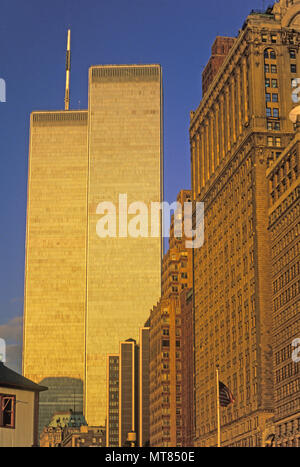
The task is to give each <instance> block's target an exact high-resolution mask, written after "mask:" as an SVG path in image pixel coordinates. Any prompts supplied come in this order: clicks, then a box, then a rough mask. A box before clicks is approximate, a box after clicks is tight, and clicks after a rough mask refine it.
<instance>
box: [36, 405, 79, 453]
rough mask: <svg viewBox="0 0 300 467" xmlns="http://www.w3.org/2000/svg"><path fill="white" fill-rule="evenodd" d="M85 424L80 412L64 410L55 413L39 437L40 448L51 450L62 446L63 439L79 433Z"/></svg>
mask: <svg viewBox="0 0 300 467" xmlns="http://www.w3.org/2000/svg"><path fill="white" fill-rule="evenodd" d="M86 425H87V423H86V421H85V418H84V416H83V414H82V412H73V411H72V410H66V411H61V412H55V413H54V414H53V415H52V417H51V420H50V422H49V423H48V425H47V426H45V427H44V428H43V431H42V433H41V436H40V446H41V447H44V448H53V447H60V446H62V443H63V440H64V439H65V437H66V436H67V435H69V434H71V433H76V432H78V431H80V428H81V427H82V426H86Z"/></svg>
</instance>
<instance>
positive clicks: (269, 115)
mask: <svg viewBox="0 0 300 467" xmlns="http://www.w3.org/2000/svg"><path fill="white" fill-rule="evenodd" d="M266 112H267V117H272V112H271V109H270V108H269V107H267V108H266Z"/></svg>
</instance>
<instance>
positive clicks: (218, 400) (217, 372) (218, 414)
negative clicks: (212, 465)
mask: <svg viewBox="0 0 300 467" xmlns="http://www.w3.org/2000/svg"><path fill="white" fill-rule="evenodd" d="M216 376H217V378H216V379H217V425H218V443H217V445H218V448H220V447H221V423H220V388H219V365H217V366H216Z"/></svg>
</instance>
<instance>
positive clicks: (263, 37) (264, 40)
mask: <svg viewBox="0 0 300 467" xmlns="http://www.w3.org/2000/svg"><path fill="white" fill-rule="evenodd" d="M261 40H262V42H267V40H268V36H267V34H262V36H261Z"/></svg>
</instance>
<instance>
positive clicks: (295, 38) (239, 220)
mask: <svg viewBox="0 0 300 467" xmlns="http://www.w3.org/2000/svg"><path fill="white" fill-rule="evenodd" d="M299 13H300V3H299V2H298V1H297V2H291V1H289V2H287V1H280V2H279V3H276V4H275V5H274V7H273V8H268V9H267V10H266V11H265V12H260V13H259V12H254V11H253V12H252V13H251V14H250V15H249V16H248V17H247V19H246V21H245V23H244V25H243V27H242V29H241V31H240V32H239V35H238V37H237V38H236V40H235V41H234V44H233V45H232V47H231V49H230V50H229V51H228V55H227V57H226V59H225V60H224V62H223V64H222V65H221V67H220V69H219V71H218V72H217V74H216V75H215V76H214V79H213V81H212V82H211V84H210V86H208V88H207V89H206V92H205V94H204V95H203V98H202V101H201V103H200V105H199V107H198V108H197V110H196V111H195V112H191V124H190V141H191V156H192V187H193V201H202V202H204V203H205V240H204V245H203V247H202V248H200V249H195V250H194V304H195V311H194V313H195V444H196V446H215V445H216V443H217V411H216V406H217V403H216V365H217V364H218V365H219V368H220V378H221V380H222V381H223V382H224V383H225V384H226V385H228V386H229V387H230V389H231V390H232V392H233V394H234V396H235V399H236V402H235V403H234V404H231V406H230V407H228V408H225V409H221V443H222V445H223V446H262V445H264V444H265V433H267V426H269V420H270V419H271V418H272V417H273V413H274V379H273V351H272V347H274V341H273V319H272V318H273V308H272V261H271V235H270V231H269V222H268V216H269V211H268V210H269V189H268V181H267V177H266V170H267V168H268V164H269V158H270V157H272V154H273V155H275V157H274V160H275V158H276V157H279V156H280V153H281V152H282V151H283V150H284V148H285V147H286V146H287V145H288V144H289V142H290V140H291V138H293V135H294V133H293V132H294V128H293V123H292V122H291V121H290V119H289V118H288V116H289V112H290V110H291V109H292V105H293V103H292V97H291V94H292V80H293V79H294V78H295V77H296V76H297V70H298V68H299V63H298V60H299V59H298V45H299V40H300V35H299V32H300V31H299V32H298V30H299V18H300V16H299Z"/></svg>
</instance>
